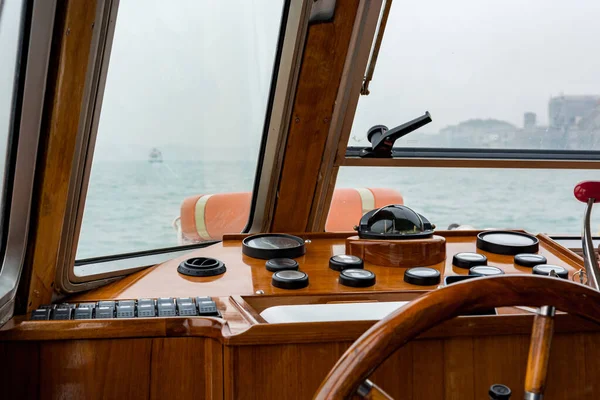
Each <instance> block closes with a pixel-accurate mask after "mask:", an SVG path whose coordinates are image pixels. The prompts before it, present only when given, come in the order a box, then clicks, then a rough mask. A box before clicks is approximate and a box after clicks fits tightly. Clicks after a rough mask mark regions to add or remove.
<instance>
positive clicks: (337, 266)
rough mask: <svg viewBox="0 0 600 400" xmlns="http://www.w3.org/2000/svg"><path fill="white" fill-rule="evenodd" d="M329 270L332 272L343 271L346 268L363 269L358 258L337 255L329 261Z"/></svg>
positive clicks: (361, 262) (361, 261) (362, 264)
mask: <svg viewBox="0 0 600 400" xmlns="http://www.w3.org/2000/svg"><path fill="white" fill-rule="evenodd" d="M329 268H331V269H332V270H334V271H343V270H345V269H348V268H355V269H356V268H364V263H363V260H362V259H361V258H360V257H356V256H351V255H349V254H338V255H336V256H333V257H331V258H330V259H329Z"/></svg>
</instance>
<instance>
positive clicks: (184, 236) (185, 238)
mask: <svg viewBox="0 0 600 400" xmlns="http://www.w3.org/2000/svg"><path fill="white" fill-rule="evenodd" d="M251 201H252V194H251V193H249V192H239V193H216V194H199V195H195V196H191V197H187V198H186V199H184V200H183V203H182V204H181V211H180V221H179V230H180V235H181V236H180V238H179V241H180V243H182V244H184V243H194V242H201V241H206V240H219V239H221V238H222V237H223V235H224V234H226V233H239V232H241V231H242V230H243V229H244V228H245V227H246V224H247V223H248V215H249V213H250V203H251ZM388 204H404V199H403V198H402V195H401V194H400V193H399V192H398V191H396V190H394V189H386V188H338V189H335V190H334V192H333V197H332V199H331V207H330V209H329V214H328V216H327V221H326V223H325V230H326V231H327V232H336V231H337V232H344V231H351V230H353V228H354V225H356V224H357V223H358V221H359V220H360V217H362V216H363V214H364V213H366V212H367V211H370V210H372V209H374V208H379V207H383V206H385V205H388Z"/></svg>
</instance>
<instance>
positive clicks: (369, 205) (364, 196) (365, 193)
mask: <svg viewBox="0 0 600 400" xmlns="http://www.w3.org/2000/svg"><path fill="white" fill-rule="evenodd" d="M356 191H357V192H358V194H359V195H360V200H361V201H362V213H363V215H365V213H367V212H369V211H371V210H372V209H374V208H375V196H373V192H371V191H370V190H369V189H366V188H356Z"/></svg>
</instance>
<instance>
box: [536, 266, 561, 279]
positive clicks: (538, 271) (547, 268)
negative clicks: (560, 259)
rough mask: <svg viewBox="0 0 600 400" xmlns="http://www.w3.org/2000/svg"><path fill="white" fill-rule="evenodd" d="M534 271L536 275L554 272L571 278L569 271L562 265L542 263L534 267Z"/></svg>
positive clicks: (559, 275)
mask: <svg viewBox="0 0 600 400" xmlns="http://www.w3.org/2000/svg"><path fill="white" fill-rule="evenodd" d="M532 272H533V273H534V274H535V275H545V276H553V275H554V274H556V275H558V277H559V278H563V279H567V278H569V271H567V270H566V268H563V267H561V266H560V265H551V264H540V265H536V266H535V267H533V271H532Z"/></svg>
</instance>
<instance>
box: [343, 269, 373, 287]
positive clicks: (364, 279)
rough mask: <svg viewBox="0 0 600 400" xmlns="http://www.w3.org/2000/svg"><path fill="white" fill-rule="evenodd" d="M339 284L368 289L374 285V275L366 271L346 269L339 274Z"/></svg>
mask: <svg viewBox="0 0 600 400" xmlns="http://www.w3.org/2000/svg"><path fill="white" fill-rule="evenodd" d="M340 283H341V284H342V285H344V286H351V287H369V286H373V285H374V284H375V274H374V273H373V272H371V271H369V270H366V269H360V268H348V269H345V270H343V271H342V272H340Z"/></svg>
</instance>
